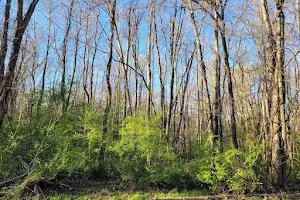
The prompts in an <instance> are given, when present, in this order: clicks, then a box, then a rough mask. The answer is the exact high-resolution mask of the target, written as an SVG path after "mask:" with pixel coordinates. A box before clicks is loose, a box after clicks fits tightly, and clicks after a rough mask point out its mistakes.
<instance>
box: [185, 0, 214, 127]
mask: <svg viewBox="0 0 300 200" xmlns="http://www.w3.org/2000/svg"><path fill="white" fill-rule="evenodd" d="M188 9H189V12H190V18H191V22H192V26H193V30H194V37H195V41H196V45H197V50H198V56H199V57H200V64H201V75H202V79H203V81H204V89H205V92H206V95H207V101H208V111H209V120H210V131H211V133H214V128H213V127H214V125H213V122H214V120H213V119H214V117H213V111H212V105H211V98H210V93H209V88H208V82H207V76H206V66H205V63H204V59H203V52H202V46H201V43H200V38H199V35H198V29H197V25H196V20H195V14H194V8H193V5H192V1H191V0H188Z"/></svg>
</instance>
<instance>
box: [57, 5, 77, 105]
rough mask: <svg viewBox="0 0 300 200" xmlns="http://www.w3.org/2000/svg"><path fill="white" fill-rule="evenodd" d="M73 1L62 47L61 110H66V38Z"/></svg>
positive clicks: (70, 21)
mask: <svg viewBox="0 0 300 200" xmlns="http://www.w3.org/2000/svg"><path fill="white" fill-rule="evenodd" d="M74 2H75V0H72V1H71V5H70V9H69V13H68V17H67V29H66V33H65V36H64V40H63V47H62V63H61V64H62V66H61V67H62V74H61V86H60V95H61V101H62V109H63V110H65V109H66V65H67V50H68V37H69V33H70V29H71V24H72V12H73V7H74Z"/></svg>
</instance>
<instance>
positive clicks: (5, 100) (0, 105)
mask: <svg viewBox="0 0 300 200" xmlns="http://www.w3.org/2000/svg"><path fill="white" fill-rule="evenodd" d="M38 2H39V0H33V1H32V2H31V4H30V6H29V7H28V10H27V12H26V13H25V15H24V16H23V4H24V2H23V0H18V3H17V11H16V12H17V19H16V22H17V26H16V28H15V34H14V39H13V42H12V51H11V54H10V58H9V62H8V64H7V66H6V67H5V64H2V63H1V64H2V66H0V67H1V73H2V74H3V79H2V78H1V81H0V126H1V125H2V123H3V119H4V117H5V115H6V113H7V109H8V104H9V95H10V93H11V91H12V88H11V87H12V82H13V79H14V74H15V69H16V65H17V61H18V57H19V52H20V47H21V42H22V38H23V35H24V32H25V30H26V28H27V25H28V23H29V21H30V19H31V17H32V14H33V12H34V10H35V7H36V5H37V3H38ZM10 4H11V1H10V0H7V1H6V7H5V19H4V31H3V40H2V45H1V62H5V57H6V53H7V32H8V24H9V16H10V9H11V6H10ZM2 58H3V60H2ZM3 66H4V67H3ZM4 70H5V72H4V73H3V72H2V71H4Z"/></svg>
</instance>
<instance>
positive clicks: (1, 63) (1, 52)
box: [0, 0, 11, 125]
mask: <svg viewBox="0 0 300 200" xmlns="http://www.w3.org/2000/svg"><path fill="white" fill-rule="evenodd" d="M10 8H11V0H6V5H5V15H4V23H3V35H2V40H1V49H0V86H2V81H3V78H4V70H5V59H6V54H7V35H8V26H9V18H10ZM0 125H1V124H0Z"/></svg>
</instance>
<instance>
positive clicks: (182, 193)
mask: <svg viewBox="0 0 300 200" xmlns="http://www.w3.org/2000/svg"><path fill="white" fill-rule="evenodd" d="M297 185H298V184H297ZM297 188H299V190H295V189H292V190H290V191H286V192H276V193H268V194H248V195H232V194H226V193H222V194H219V195H214V194H213V193H211V192H210V191H208V190H177V189H173V190H151V189H143V190H138V189H134V190H128V189H127V190H122V189H120V188H118V186H117V185H114V184H103V182H102V183H96V182H95V183H92V184H88V185H82V186H81V187H77V188H72V189H71V190H68V191H67V190H61V191H59V190H48V191H46V192H45V195H46V196H47V199H50V200H73V199H74V200H75V199H79V200H89V199H93V200H98V199H99V200H146V199H147V200H148V199H153V200H154V199H156V200H197V199H199V200H200V199H272V200H273V199H274V200H278V199H284V200H287V199H300V187H297Z"/></svg>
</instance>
